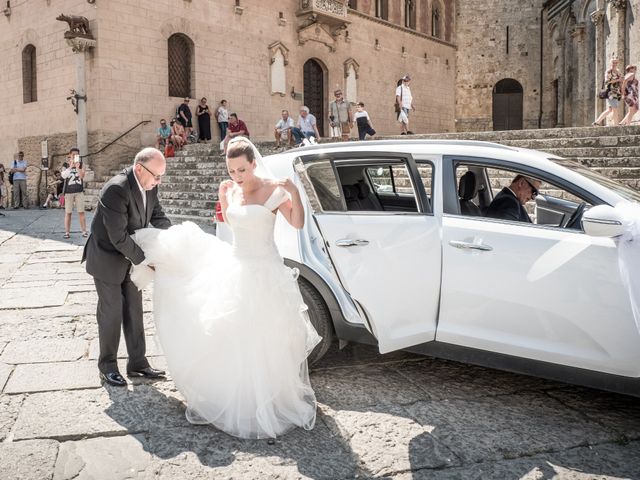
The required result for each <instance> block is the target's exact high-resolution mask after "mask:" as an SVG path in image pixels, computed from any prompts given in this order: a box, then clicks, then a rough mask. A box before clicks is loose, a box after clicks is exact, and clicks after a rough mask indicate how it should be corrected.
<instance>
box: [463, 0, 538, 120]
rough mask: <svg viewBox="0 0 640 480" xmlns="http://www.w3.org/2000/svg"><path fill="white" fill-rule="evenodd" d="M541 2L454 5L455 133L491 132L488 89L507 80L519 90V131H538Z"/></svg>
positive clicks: (489, 0)
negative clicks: (520, 128) (532, 129)
mask: <svg viewBox="0 0 640 480" xmlns="http://www.w3.org/2000/svg"><path fill="white" fill-rule="evenodd" d="M543 3H544V2H543V0H528V1H519V2H505V1H502V0H458V1H457V2H456V10H457V26H456V37H455V38H456V41H455V43H456V45H457V47H458V50H457V71H456V129H457V130H458V131H471V130H476V131H479V130H491V129H492V128H493V121H492V101H493V96H492V92H493V87H494V86H495V84H496V83H497V82H498V81H500V80H502V79H507V78H511V79H514V80H516V81H518V82H519V83H520V84H521V85H522V88H523V92H524V101H523V126H524V128H535V127H537V126H538V113H539V101H540V97H539V94H540V75H539V62H540V13H541V9H542V4H543ZM507 28H508V29H509V35H508V40H507ZM507 43H508V50H507Z"/></svg>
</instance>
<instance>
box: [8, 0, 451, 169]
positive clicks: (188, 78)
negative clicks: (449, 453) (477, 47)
mask: <svg viewBox="0 0 640 480" xmlns="http://www.w3.org/2000/svg"><path fill="white" fill-rule="evenodd" d="M11 3H12V4H13V3H14V2H11ZM61 13H65V14H73V15H78V16H84V17H86V18H87V19H88V20H89V25H90V29H91V33H92V34H93V36H94V37H95V40H96V44H95V47H93V48H90V49H88V50H87V53H86V60H85V67H86V74H85V77H86V96H87V100H86V117H87V129H88V152H82V154H83V155H86V154H91V155H90V156H89V157H88V158H87V163H88V164H89V166H90V168H92V169H93V170H94V171H95V172H96V174H98V175H101V174H104V173H105V172H107V171H108V170H109V169H111V168H113V167H114V166H115V165H116V164H117V163H120V162H121V161H122V160H123V159H124V158H127V156H130V155H131V153H132V152H134V151H135V150H136V149H137V148H139V147H140V146H142V145H150V144H153V143H154V141H155V130H156V128H157V127H158V121H159V120H160V118H163V117H164V118H170V117H171V116H173V115H174V114H175V113H174V112H175V109H176V107H177V106H178V105H179V103H180V102H181V96H182V95H185V94H188V95H190V96H191V97H192V98H195V99H199V98H200V97H203V96H205V97H207V99H208V100H209V104H210V105H211V106H213V107H215V106H217V102H218V101H220V100H221V99H223V98H224V99H226V100H227V101H228V102H229V105H230V110H231V111H234V112H237V113H238V115H239V117H240V118H241V119H242V120H244V121H245V122H246V123H247V125H248V127H249V129H250V131H251V134H252V137H253V138H257V139H271V135H272V131H273V128H274V125H275V122H276V121H277V120H278V118H279V117H280V111H281V110H282V109H288V110H289V111H290V112H291V113H292V114H293V115H294V117H295V118H297V116H298V110H299V107H300V106H302V105H303V104H305V103H308V104H312V105H314V106H315V107H312V111H313V110H314V108H315V109H316V110H319V111H315V112H314V113H316V114H319V115H318V117H319V121H320V122H321V130H323V129H324V131H325V132H327V130H328V128H327V126H328V125H327V124H328V120H327V118H326V116H327V113H326V112H327V105H328V103H329V102H330V101H331V100H332V99H333V91H334V89H335V88H341V89H343V90H344V91H345V92H346V96H347V98H348V100H350V101H352V102H356V101H363V102H365V104H366V107H367V110H368V112H369V115H370V116H371V118H372V121H373V122H374V125H375V126H376V129H377V130H378V131H379V132H381V133H398V132H399V129H398V125H397V123H396V121H395V117H394V113H393V102H394V90H395V86H396V81H397V79H398V78H400V77H401V76H402V75H403V74H405V73H407V72H408V73H410V74H411V76H412V78H413V82H412V91H413V95H414V98H415V104H416V107H417V111H416V112H415V115H413V116H412V118H411V120H412V122H413V123H412V128H413V129H414V130H416V131H423V132H424V131H431V132H436V131H453V130H454V128H455V127H454V108H455V105H454V98H455V71H456V70H455V61H456V49H455V46H454V44H453V37H454V32H455V28H454V27H455V26H454V19H455V2H454V0H402V1H400V0H358V1H353V0H352V1H347V0H282V1H280V2H264V1H262V0H171V1H169V0H138V1H136V2H130V1H127V0H109V1H106V0H24V1H22V2H20V3H18V4H16V5H15V6H13V7H11V8H10V11H9V12H8V13H6V14H5V16H1V15H0V24H1V25H2V28H0V58H2V59H3V68H2V69H1V70H0V106H1V108H2V111H3V112H5V113H6V114H7V115H8V116H7V118H6V119H5V129H4V132H5V135H4V136H2V137H0V154H1V155H2V158H3V160H2V161H4V163H5V164H6V163H7V162H8V161H10V159H11V157H12V155H13V154H14V152H16V151H18V149H21V150H24V151H25V154H26V157H27V158H28V159H29V160H30V162H31V163H32V164H36V163H37V162H39V158H40V142H41V141H42V140H43V139H45V138H46V139H47V140H48V141H49V154H50V156H51V155H53V156H54V161H53V165H54V166H57V165H59V164H60V163H61V161H62V157H61V156H59V155H60V154H61V153H64V152H65V151H66V150H67V149H68V148H69V147H70V146H71V145H72V144H73V143H75V141H73V140H71V141H70V139H72V138H73V137H74V135H73V133H74V132H75V131H76V128H77V121H76V120H77V119H76V113H75V112H74V109H73V106H72V105H71V103H70V102H71V101H70V99H68V98H67V97H69V96H70V89H73V88H75V87H74V86H75V85H76V84H77V80H76V73H77V62H78V57H77V55H78V53H74V52H73V51H72V49H71V48H70V46H69V45H68V43H67V41H66V40H65V38H64V32H65V30H66V29H67V25H66V24H65V23H64V22H59V21H56V17H57V16H58V15H59V14H61ZM172 55H173V57H172ZM176 55H177V56H176ZM171 59H172V60H171ZM171 69H173V71H172V73H170V71H171ZM176 71H177V73H176ZM171 75H173V77H172V76H171ZM434 86H437V95H434ZM178 94H179V95H180V96H178ZM80 101H81V100H80ZM191 107H192V109H193V110H195V107H196V102H195V101H193V102H192V103H191ZM144 121H150V123H144V124H141V125H138V124H139V123H140V122H144ZM136 125H138V126H137V127H136ZM214 125H215V121H214ZM132 127H135V128H134V129H133V130H132V131H131V132H129V133H128V134H127V135H125V136H124V137H122V138H121V139H119V140H118V141H117V142H116V143H115V144H113V145H111V146H109V147H108V148H107V149H106V150H104V152H102V153H100V154H93V153H94V152H96V151H99V150H100V149H102V148H104V147H105V146H106V145H107V144H108V143H110V142H111V141H112V140H113V139H116V138H117V137H119V136H120V135H121V134H122V133H123V132H126V131H127V130H129V129H131V128H132ZM213 133H214V138H215V135H216V134H217V133H218V132H217V128H215V127H214V129H213Z"/></svg>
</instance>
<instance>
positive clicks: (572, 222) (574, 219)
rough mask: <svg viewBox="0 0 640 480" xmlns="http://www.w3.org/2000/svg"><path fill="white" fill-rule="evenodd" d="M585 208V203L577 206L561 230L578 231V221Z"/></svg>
mask: <svg viewBox="0 0 640 480" xmlns="http://www.w3.org/2000/svg"><path fill="white" fill-rule="evenodd" d="M586 208H587V202H582V203H581V204H580V205H578V207H577V208H576V209H575V210H574V211H573V213H572V214H571V216H570V217H569V220H567V222H566V223H565V224H564V226H563V227H562V228H573V229H580V219H581V218H582V214H583V213H584V210H585V209H586Z"/></svg>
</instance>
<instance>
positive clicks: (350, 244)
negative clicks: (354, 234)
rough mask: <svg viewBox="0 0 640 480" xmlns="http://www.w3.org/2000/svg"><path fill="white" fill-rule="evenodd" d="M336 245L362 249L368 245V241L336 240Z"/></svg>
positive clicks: (355, 239) (357, 239)
mask: <svg viewBox="0 0 640 480" xmlns="http://www.w3.org/2000/svg"><path fill="white" fill-rule="evenodd" d="M336 245H337V246H338V247H364V246H365V245H369V240H364V239H362V238H342V239H340V240H336Z"/></svg>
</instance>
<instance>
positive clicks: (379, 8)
mask: <svg viewBox="0 0 640 480" xmlns="http://www.w3.org/2000/svg"><path fill="white" fill-rule="evenodd" d="M374 14H375V17H376V18H380V19H382V20H386V21H389V0H375V12H374Z"/></svg>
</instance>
